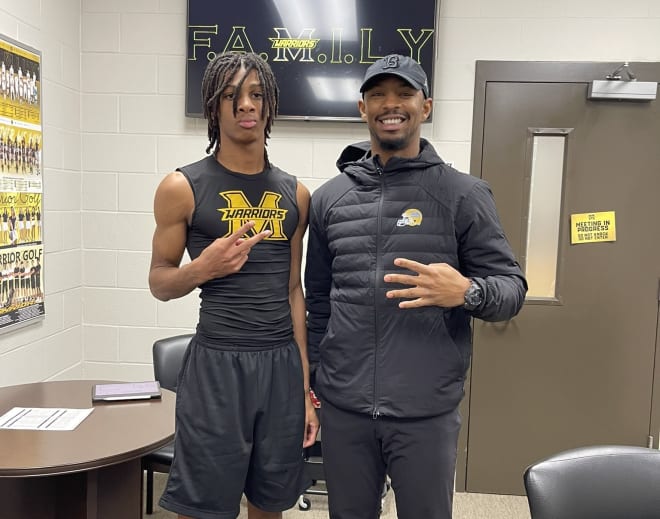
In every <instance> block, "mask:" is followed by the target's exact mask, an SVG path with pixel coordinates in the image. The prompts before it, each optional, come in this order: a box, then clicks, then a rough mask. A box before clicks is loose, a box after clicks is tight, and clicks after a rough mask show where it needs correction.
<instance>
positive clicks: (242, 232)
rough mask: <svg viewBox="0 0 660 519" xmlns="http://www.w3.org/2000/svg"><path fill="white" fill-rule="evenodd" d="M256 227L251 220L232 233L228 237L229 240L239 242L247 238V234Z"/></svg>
mask: <svg viewBox="0 0 660 519" xmlns="http://www.w3.org/2000/svg"><path fill="white" fill-rule="evenodd" d="M252 227H254V221H252V220H250V221H249V222H246V223H244V224H243V225H241V226H240V227H239V228H238V229H236V230H235V231H234V232H233V233H231V234H230V235H229V236H227V239H229V240H232V239H233V240H235V241H238V240H240V239H242V238H243V236H245V233H247V232H248V231H249V230H250V229H252Z"/></svg>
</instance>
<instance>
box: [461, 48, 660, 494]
mask: <svg viewBox="0 0 660 519" xmlns="http://www.w3.org/2000/svg"><path fill="white" fill-rule="evenodd" d="M621 64H622V62H586V61H585V62H558V61H482V60H478V61H476V64H475V82H474V101H473V115H472V140H471V153H470V174H471V175H473V176H476V177H479V178H482V175H483V171H482V159H483V149H484V126H485V120H484V119H485V114H486V90H487V87H488V83H490V82H497V83H507V82H509V83H584V84H586V83H589V82H591V81H593V80H599V79H605V78H606V77H607V76H608V75H609V74H612V72H614V71H615V70H616V69H617V68H618V67H619V66H621ZM659 65H660V63H657V62H629V66H630V69H631V70H632V71H634V73H635V75H636V76H637V78H638V79H639V80H640V81H660V77H658V70H659V68H658V67H659ZM633 102H634V101H633ZM658 301H659V309H658V321H659V323H660V280H659V289H658ZM659 345H660V324H658V332H657V337H656V345H655V355H654V357H655V359H654V372H653V381H652V387H653V389H652V394H651V402H652V405H651V414H650V427H649V435H651V436H654V442H653V445H649V446H655V447H658V439H659V438H658V436H660V410H659V409H655V406H654V405H653V403H655V402H660V387H658V386H660V384H655V380H660V362H658V347H659ZM471 376H472V375H471V370H470V371H469V372H468V374H467V377H466V380H465V397H464V399H463V401H462V403H461V406H460V412H461V416H462V419H463V427H462V428H461V431H460V435H459V439H458V453H457V458H456V479H455V489H456V491H457V492H465V491H466V489H467V463H468V458H469V454H470V453H469V452H468V437H469V424H470V383H471ZM653 431H655V432H656V434H655V435H654V434H653Z"/></svg>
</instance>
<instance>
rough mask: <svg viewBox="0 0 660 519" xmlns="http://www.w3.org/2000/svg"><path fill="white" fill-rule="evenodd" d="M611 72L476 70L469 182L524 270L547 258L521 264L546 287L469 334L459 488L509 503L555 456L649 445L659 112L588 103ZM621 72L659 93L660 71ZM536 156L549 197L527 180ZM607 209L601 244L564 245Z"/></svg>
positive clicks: (517, 67) (658, 105)
mask: <svg viewBox="0 0 660 519" xmlns="http://www.w3.org/2000/svg"><path fill="white" fill-rule="evenodd" d="M617 66H618V64H616V63H612V64H605V63H599V64H594V63H569V64H562V63H496V62H480V63H479V64H478V67H477V82H476V87H477V88H476V92H475V115H474V118H475V123H474V126H473V130H474V131H473V155H472V174H476V175H481V177H482V178H484V179H485V180H487V181H488V182H489V183H490V184H491V187H492V188H493V192H494V194H495V199H496V202H497V206H498V210H499V212H500V215H501V217H502V221H503V225H504V228H505V231H506V233H507V236H508V237H509V240H510V241H511V244H512V246H513V248H514V250H515V252H516V254H517V257H518V258H520V260H521V263H522V264H523V266H524V268H525V269H526V271H529V270H530V269H532V268H535V267H534V266H533V265H532V264H531V263H532V259H531V253H530V250H531V248H530V247H531V245H532V244H533V243H534V242H535V243H536V244H537V245H538V244H539V243H541V244H542V245H543V246H548V245H549V246H550V247H549V251H550V252H548V253H541V254H540V255H539V254H538V253H537V255H536V257H535V260H534V261H536V262H537V263H538V262H539V261H541V263H544V264H545V265H544V268H545V269H546V272H547V271H548V270H549V271H550V272H551V273H552V274H553V276H554V278H553V279H552V281H551V282H550V283H549V284H548V287H549V290H550V293H547V294H545V293H544V290H543V289H544V286H542V285H543V284H542V283H541V284H539V283H537V287H536V288H535V290H534V291H532V292H533V293H532V294H531V295H528V299H527V301H526V303H525V307H524V308H523V310H522V311H521V313H520V314H519V315H518V316H517V317H516V318H514V319H513V320H512V321H510V322H508V323H496V324H493V323H484V322H482V321H478V320H476V321H475V322H474V355H473V361H472V368H471V375H470V380H469V384H468V387H467V398H466V402H465V403H464V406H463V414H464V428H463V433H462V438H461V447H462V448H461V450H460V451H459V463H458V472H457V476H458V477H457V488H458V489H459V490H467V491H471V492H486V493H501V494H520V495H522V494H524V488H523V484H522V475H523V472H524V469H525V467H527V466H528V465H529V464H531V463H533V462H534V461H536V460H538V459H540V458H543V457H545V456H547V455H550V454H553V453H556V452H559V451H561V450H565V449H569V448H573V447H577V446H581V445H595V444H614V443H620V444H628V445H647V444H648V443H649V436H650V435H654V436H655V443H654V446H656V447H657V431H658V428H659V426H660V422H659V421H658V416H657V415H658V413H657V411H656V410H655V409H654V408H653V393H654V386H653V381H654V369H655V367H654V364H655V358H656V350H657V347H658V344H657V342H658V339H657V337H658V315H659V311H658V298H659V295H658V290H659V289H658V283H659V281H658V280H659V279H660V203H659V202H660V200H659V199H660V102H659V101H658V100H655V101H647V102H638V101H634V102H630V101H612V100H607V101H601V100H598V101H596V100H588V99H587V90H588V87H589V83H590V81H591V80H593V79H603V78H604V77H605V76H606V75H607V74H608V73H610V72H612V70H613V69H615V68H616V67H617ZM631 69H632V70H635V69H637V70H636V71H637V74H638V77H639V78H640V79H642V78H643V79H644V80H647V81H660V64H657V63H644V64H631ZM547 146H550V148H549V149H550V151H549V152H548V153H550V154H551V155H552V154H554V156H555V158H554V159H551V160H550V163H552V162H553V160H554V165H555V169H559V175H558V177H557V178H556V179H555V180H554V181H552V182H551V184H553V186H551V188H550V189H547V186H545V185H544V184H543V183H542V182H536V181H535V180H534V171H535V169H534V168H536V167H537V163H538V162H539V161H541V159H540V158H539V154H541V155H542V154H543V153H544V152H543V151H542V150H543V149H545V148H547ZM557 157H559V158H557ZM543 172H544V170H543V169H542V168H541V170H540V172H537V173H536V174H537V176H538V175H541V174H544V173H543ZM539 178H540V177H539ZM535 189H536V192H535ZM539 189H540V190H541V192H540V193H539ZM546 195H547V197H548V198H551V199H552V200H550V204H549V205H550V208H549V209H548V208H543V207H539V206H541V205H542V203H545V202H546V200H545V197H546ZM553 197H554V198H553ZM544 211H547V213H548V214H545V215H544V214H543V212H544ZM605 212H606V213H607V218H608V220H607V221H606V224H607V225H608V226H609V227H610V228H611V227H612V224H613V223H614V224H615V228H616V236H615V240H614V241H605V242H600V241H595V242H594V241H589V240H586V242H582V243H575V244H572V243H571V230H572V229H575V226H576V223H575V221H573V223H572V220H571V216H572V215H574V218H578V216H577V215H580V214H582V215H585V214H589V215H590V216H589V217H590V218H600V216H596V217H594V216H593V214H596V215H600V214H601V213H605ZM533 214H534V216H533V217H532V215H533ZM609 219H612V220H613V222H611V221H609ZM532 221H534V222H536V223H538V222H539V221H541V222H542V225H541V226H538V225H537V226H536V227H533V226H532ZM546 224H550V230H549V231H547V236H545V235H544V234H545V233H546V231H545V230H544V229H545V228H546V227H544V225H546ZM553 224H554V234H553V230H552V229H553ZM581 228H582V229H584V227H581ZM595 229H598V227H595ZM534 233H537V234H538V233H540V234H541V236H539V235H537V236H534ZM584 236H586V235H582V236H581V237H582V238H584ZM589 236H591V235H589ZM596 236H600V235H596ZM603 237H604V235H603ZM610 238H611V236H610ZM541 250H543V248H542V249H541ZM546 263H547V264H546ZM535 279H536V278H535ZM539 286H541V290H540V291H539V290H538V288H539ZM539 294H540V295H539ZM654 431H655V433H654ZM463 478H464V479H463Z"/></svg>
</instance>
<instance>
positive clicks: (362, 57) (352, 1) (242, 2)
mask: <svg viewBox="0 0 660 519" xmlns="http://www.w3.org/2000/svg"><path fill="white" fill-rule="evenodd" d="M439 2H440V0H409V1H407V2H406V1H401V0H238V1H231V2H219V1H214V0H188V27H187V30H188V35H187V38H188V45H187V70H186V100H185V103H186V115H187V116H189V117H202V107H201V93H200V91H201V83H202V76H203V74H204V70H205V68H206V65H207V64H208V62H209V61H210V60H212V59H213V58H214V57H215V56H216V54H217V53H222V52H229V51H233V52H256V53H258V54H260V55H261V56H262V57H263V58H264V59H266V60H267V61H268V63H269V64H270V66H271V68H272V69H273V72H274V73H275V76H276V78H277V82H278V85H279V87H280V108H279V118H280V119H301V120H336V121H359V120H360V114H359V112H358V109H357V100H358V99H359V97H360V94H359V89H360V84H361V82H362V78H363V77H364V72H365V71H366V69H367V67H368V66H369V65H370V64H371V63H373V62H374V61H376V60H377V59H378V58H380V57H382V56H386V55H387V54H392V53H398V54H403V55H406V56H411V57H412V58H414V59H415V60H417V61H418V62H419V63H421V64H422V66H423V67H424V70H425V71H426V73H427V75H428V78H429V87H430V88H431V89H432V87H433V63H434V57H435V40H436V26H435V24H436V13H437V7H438V6H439Z"/></svg>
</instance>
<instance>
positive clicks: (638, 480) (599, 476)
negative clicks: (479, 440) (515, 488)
mask: <svg viewBox="0 0 660 519" xmlns="http://www.w3.org/2000/svg"><path fill="white" fill-rule="evenodd" d="M523 479H524V483H525V489H526V491H527V500H528V502H529V508H530V512H531V517H532V519H623V518H630V519H660V451H658V450H656V449H647V448H644V447H633V446H624V445H605V446H594V447H582V448H579V449H573V450H569V451H565V452H561V453H559V454H556V455H554V456H551V457H550V458H547V459H545V460H543V461H540V462H538V463H535V464H533V465H531V466H530V467H528V468H527V470H526V471H525V474H524V478H523Z"/></svg>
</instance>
